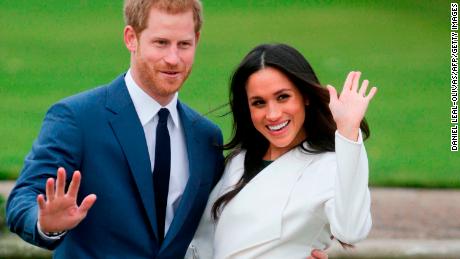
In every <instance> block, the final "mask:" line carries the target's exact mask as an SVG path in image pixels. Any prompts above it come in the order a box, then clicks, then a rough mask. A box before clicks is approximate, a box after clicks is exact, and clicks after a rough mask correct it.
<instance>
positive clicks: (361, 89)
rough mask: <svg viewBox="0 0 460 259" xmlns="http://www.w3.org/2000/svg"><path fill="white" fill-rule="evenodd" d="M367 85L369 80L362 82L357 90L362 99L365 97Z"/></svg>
mask: <svg viewBox="0 0 460 259" xmlns="http://www.w3.org/2000/svg"><path fill="white" fill-rule="evenodd" d="M368 85H369V80H364V81H363V83H362V84H361V88H360V89H359V95H360V96H362V97H365V96H366V91H367V86H368Z"/></svg>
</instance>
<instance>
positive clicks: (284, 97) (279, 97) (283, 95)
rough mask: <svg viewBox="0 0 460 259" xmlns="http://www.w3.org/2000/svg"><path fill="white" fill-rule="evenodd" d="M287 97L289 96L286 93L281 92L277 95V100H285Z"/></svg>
mask: <svg viewBox="0 0 460 259" xmlns="http://www.w3.org/2000/svg"><path fill="white" fill-rule="evenodd" d="M287 98H289V95H288V94H281V95H279V96H278V98H277V99H278V100H279V101H282V100H285V99H287Z"/></svg>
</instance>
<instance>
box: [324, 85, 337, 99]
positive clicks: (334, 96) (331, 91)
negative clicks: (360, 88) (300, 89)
mask: <svg viewBox="0 0 460 259" xmlns="http://www.w3.org/2000/svg"><path fill="white" fill-rule="evenodd" d="M326 88H327V90H328V91H329V103H333V102H336V101H337V91H336V90H335V88H334V87H333V86H332V85H327V86H326Z"/></svg>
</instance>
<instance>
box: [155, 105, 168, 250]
mask: <svg viewBox="0 0 460 259" xmlns="http://www.w3.org/2000/svg"><path fill="white" fill-rule="evenodd" d="M168 116H169V111H168V109H166V108H161V109H160V111H159V112H158V117H159V119H158V125H157V133H156V144H155V165H154V168H153V187H154V191H155V205H156V208H155V209H156V215H157V224H158V237H159V243H160V244H161V243H162V242H163V240H164V235H165V219H166V205H167V203H168V191H169V174H170V170H171V142H170V138H169V131H168Z"/></svg>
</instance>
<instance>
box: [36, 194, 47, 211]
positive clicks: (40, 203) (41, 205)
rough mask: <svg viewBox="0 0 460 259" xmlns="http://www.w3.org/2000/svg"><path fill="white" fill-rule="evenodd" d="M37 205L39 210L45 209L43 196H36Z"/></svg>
mask: <svg viewBox="0 0 460 259" xmlns="http://www.w3.org/2000/svg"><path fill="white" fill-rule="evenodd" d="M37 203H38V207H39V208H40V210H44V209H45V208H46V202H45V197H44V196H43V194H39V195H37Z"/></svg>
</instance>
